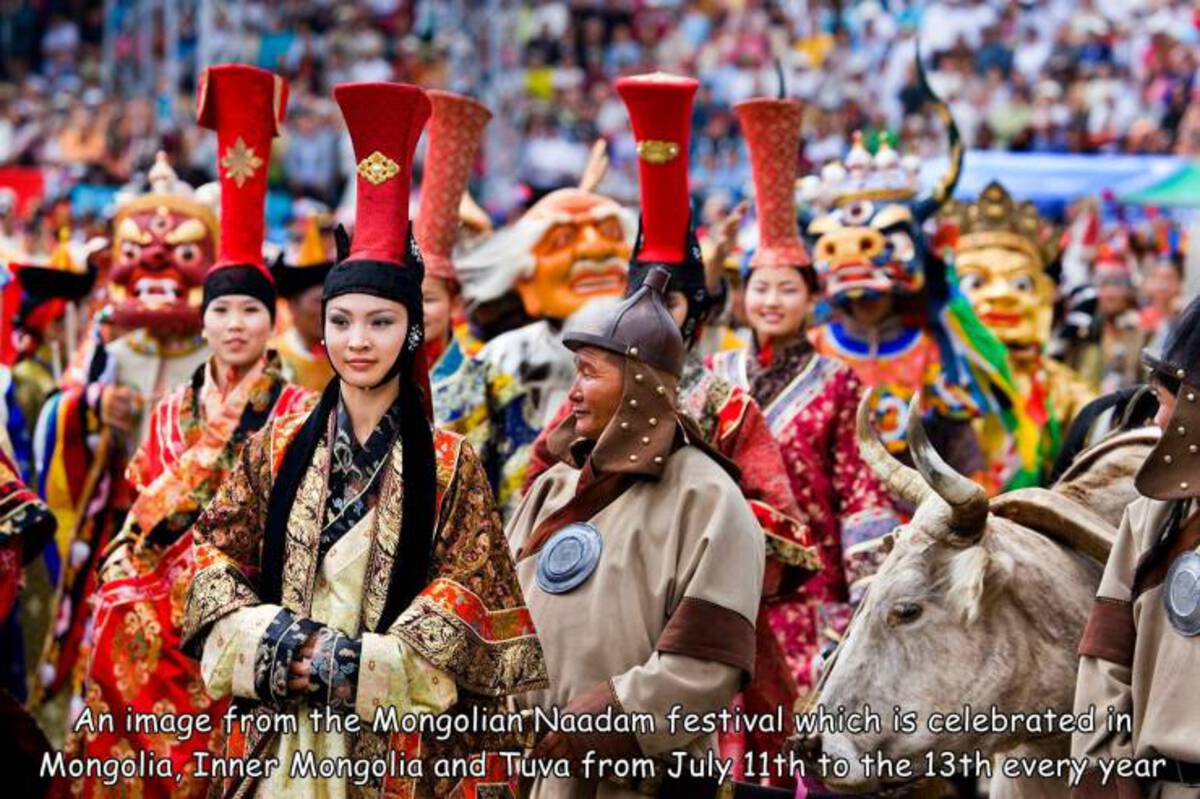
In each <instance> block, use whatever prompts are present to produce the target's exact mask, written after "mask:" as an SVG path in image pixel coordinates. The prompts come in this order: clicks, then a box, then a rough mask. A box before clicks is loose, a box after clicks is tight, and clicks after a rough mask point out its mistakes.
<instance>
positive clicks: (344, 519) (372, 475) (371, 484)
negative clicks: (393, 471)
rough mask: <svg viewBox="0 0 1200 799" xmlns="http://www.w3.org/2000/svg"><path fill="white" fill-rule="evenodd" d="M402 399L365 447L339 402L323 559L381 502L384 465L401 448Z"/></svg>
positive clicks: (323, 530) (390, 411)
mask: <svg viewBox="0 0 1200 799" xmlns="http://www.w3.org/2000/svg"><path fill="white" fill-rule="evenodd" d="M399 432H400V400H399V398H397V399H396V402H394V403H392V405H391V407H390V408H388V410H387V412H386V413H385V414H384V415H383V418H381V419H380V420H379V424H377V425H376V426H375V429H374V430H372V431H371V435H370V436H368V437H367V440H366V442H364V443H363V444H359V443H358V439H357V438H356V437H355V435H354V425H353V423H352V422H351V421H350V414H349V413H348V412H347V411H346V406H345V405H344V404H343V403H342V402H341V401H339V402H338V410H337V424H336V427H335V428H334V433H333V449H332V451H331V453H330V464H329V489H328V490H329V494H328V499H327V500H326V502H327V504H326V508H325V526H324V528H323V529H322V530H321V548H320V556H321V557H324V556H325V553H326V552H328V551H329V548H330V547H331V546H333V545H334V544H336V543H337V542H338V540H339V539H341V537H342V536H343V535H345V534H346V533H347V532H349V531H350V529H351V528H352V527H354V525H356V524H358V523H359V521H361V520H362V518H363V516H366V515H367V511H368V510H370V509H371V508H372V507H374V506H375V503H376V502H377V501H378V499H379V486H380V484H381V483H382V479H381V478H382V475H383V465H384V461H385V460H386V459H387V457H388V455H390V454H391V452H392V446H393V444H395V445H399V441H398V438H397V437H398V435H399Z"/></svg>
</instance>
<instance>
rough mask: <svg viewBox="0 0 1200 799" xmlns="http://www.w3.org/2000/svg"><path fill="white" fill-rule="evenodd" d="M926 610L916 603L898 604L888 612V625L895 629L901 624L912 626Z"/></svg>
mask: <svg viewBox="0 0 1200 799" xmlns="http://www.w3.org/2000/svg"><path fill="white" fill-rule="evenodd" d="M924 610H925V609H924V608H922V607H921V606H920V605H918V604H917V603H916V602H897V603H896V604H894V605H892V607H891V609H890V610H889V611H888V616H887V621H888V624H890V625H891V626H893V627H898V626H900V625H901V624H912V623H913V622H914V621H916V620H917V619H919V618H921V613H922V612H923V611H924Z"/></svg>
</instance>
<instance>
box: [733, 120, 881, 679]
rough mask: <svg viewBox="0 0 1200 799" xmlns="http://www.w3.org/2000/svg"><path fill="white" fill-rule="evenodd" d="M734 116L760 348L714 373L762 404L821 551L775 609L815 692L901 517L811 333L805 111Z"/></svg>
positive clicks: (740, 353) (848, 387)
mask: <svg viewBox="0 0 1200 799" xmlns="http://www.w3.org/2000/svg"><path fill="white" fill-rule="evenodd" d="M734 110H735V112H736V113H737V115H738V119H739V121H740V123H741V126H742V130H743V132H744V135H745V137H746V141H747V143H748V144H749V147H750V157H751V167H752V169H753V172H754V185H755V198H756V203H757V207H758V226H759V245H758V248H757V250H756V251H755V253H754V256H753V258H752V259H751V262H750V272H749V276H748V278H747V279H746V281H745V285H746V311H747V316H748V317H749V319H750V324H751V327H752V329H753V331H754V340H753V342H752V346H751V347H750V348H747V349H743V350H734V351H729V352H722V353H718V354H717V355H716V356H714V362H713V371H715V372H716V373H717V374H718V375H720V376H722V377H724V378H725V379H727V380H729V381H730V382H732V383H733V384H734V385H738V386H741V387H742V388H744V389H746V390H748V391H749V392H750V394H751V396H753V397H754V399H755V400H756V401H757V402H758V404H759V405H760V406H761V408H762V411H763V415H764V416H765V417H766V420H767V425H768V427H770V429H771V431H772V432H773V433H774V434H775V437H776V439H778V441H779V445H780V448H781V449H782V450H783V460H784V463H785V464H786V465H787V467H788V471H789V476H790V478H791V484H792V492H793V493H794V494H795V497H796V501H797V503H798V504H799V506H800V510H801V512H802V513H803V514H804V516H805V518H806V520H807V521H808V524H809V526H810V533H811V539H810V540H811V542H812V543H813V544H814V545H815V546H816V547H817V551H818V552H819V554H820V558H821V564H822V569H821V571H820V572H819V573H818V574H817V575H816V576H815V577H813V578H812V579H811V580H809V581H808V582H807V583H805V584H804V586H802V587H801V588H800V590H799V591H798V592H796V593H794V594H791V595H788V596H783V597H779V598H777V599H775V600H774V601H772V602H771V603H770V605H769V608H768V617H769V619H770V623H771V627H772V629H773V630H774V631H775V633H776V636H777V637H778V639H779V641H780V643H781V645H782V646H783V648H784V650H785V651H786V653H787V658H788V662H789V664H790V666H791V667H792V670H793V672H794V674H795V676H796V679H797V681H798V682H799V683H800V685H801V686H802V687H807V686H810V685H811V684H812V682H813V674H812V667H813V665H814V656H815V655H817V654H818V653H819V652H820V650H821V649H822V648H823V646H824V645H825V644H827V643H829V642H831V640H836V638H837V636H838V635H840V633H841V631H842V630H844V629H845V626H846V624H848V623H849V618H850V609H851V606H852V603H853V602H855V601H857V599H858V598H859V597H860V596H861V595H862V591H863V589H864V588H865V586H866V583H867V581H868V580H869V578H870V576H871V575H872V574H873V573H874V571H875V569H876V567H877V566H878V563H879V562H880V560H881V557H880V554H879V550H878V544H879V540H878V539H879V538H880V537H881V536H882V535H884V534H885V533H887V532H889V531H890V530H891V529H892V528H893V527H895V526H896V525H897V524H898V523H899V521H900V520H899V518H898V517H897V515H896V513H895V511H894V509H893V507H892V504H891V501H890V499H889V497H888V495H887V491H886V489H885V488H884V487H883V486H882V485H881V484H880V483H879V482H878V481H877V480H876V479H875V477H874V476H873V474H872V472H871V470H870V469H868V468H867V467H866V466H865V464H863V462H862V460H861V459H860V458H859V454H858V446H857V444H856V441H855V412H856V409H857V406H858V401H859V398H860V396H861V394H862V384H861V383H860V382H859V380H858V378H857V377H856V376H855V375H854V372H853V371H852V370H851V369H850V368H849V367H847V366H845V365H844V364H842V363H840V362H838V361H835V360H833V359H831V358H826V357H824V356H822V355H818V354H817V353H816V352H814V350H813V347H812V344H811V343H810V342H809V339H808V336H807V335H806V330H805V321H806V318H807V316H808V311H809V307H810V302H811V299H812V297H813V296H814V295H815V293H816V275H815V273H814V272H813V269H812V267H811V266H810V262H809V258H808V253H807V252H806V251H805V248H804V244H803V242H801V240H800V237H799V231H798V230H797V225H796V207H795V200H794V199H793V193H792V192H793V188H792V187H793V186H794V185H795V179H796V163H797V158H796V154H797V153H798V152H799V149H800V120H801V116H802V107H801V105H800V103H798V102H796V101H794V100H765V99H756V100H748V101H746V102H743V103H739V104H738V105H736V106H734Z"/></svg>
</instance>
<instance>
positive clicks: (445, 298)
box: [421, 275, 458, 341]
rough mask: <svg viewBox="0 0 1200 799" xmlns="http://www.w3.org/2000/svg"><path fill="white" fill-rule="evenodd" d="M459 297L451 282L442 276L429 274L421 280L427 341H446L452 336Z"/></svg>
mask: <svg viewBox="0 0 1200 799" xmlns="http://www.w3.org/2000/svg"><path fill="white" fill-rule="evenodd" d="M457 299H458V297H457V296H456V295H455V294H454V292H452V291H451V290H450V286H449V284H448V283H447V282H446V281H445V280H443V279H441V278H440V277H431V276H428V275H427V276H426V277H425V279H424V280H423V281H422V282H421V305H422V309H423V315H424V317H425V340H426V341H445V340H446V339H447V338H448V337H449V336H450V325H451V322H452V320H453V317H454V311H455V304H456V301H457Z"/></svg>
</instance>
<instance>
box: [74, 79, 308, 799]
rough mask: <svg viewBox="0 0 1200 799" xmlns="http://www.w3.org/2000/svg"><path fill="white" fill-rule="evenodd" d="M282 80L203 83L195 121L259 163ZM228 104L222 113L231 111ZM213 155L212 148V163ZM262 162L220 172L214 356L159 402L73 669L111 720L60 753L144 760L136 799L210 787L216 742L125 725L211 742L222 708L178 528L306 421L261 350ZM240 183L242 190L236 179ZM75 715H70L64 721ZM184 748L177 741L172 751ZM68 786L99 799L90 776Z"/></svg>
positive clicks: (210, 310)
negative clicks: (169, 719)
mask: <svg viewBox="0 0 1200 799" xmlns="http://www.w3.org/2000/svg"><path fill="white" fill-rule="evenodd" d="M285 91H286V88H285V84H284V83H283V80H282V79H281V78H279V77H277V76H275V75H273V74H272V73H270V72H266V71H264V70H260V69H255V68H252V67H244V66H229V67H219V68H216V69H214V70H213V71H212V72H210V73H209V77H208V86H207V92H206V94H205V95H204V97H203V99H202V105H201V108H200V122H201V124H202V125H204V126H205V127H210V128H215V129H216V130H217V133H218V137H219V138H220V139H221V140H222V143H223V144H224V143H225V140H227V139H236V140H237V141H240V142H243V144H245V145H247V146H248V149H250V150H254V151H256V152H259V153H263V155H264V160H265V158H266V155H267V154H268V153H269V152H270V144H271V139H272V138H273V137H274V135H275V134H276V132H277V125H278V123H279V120H280V119H281V117H282V114H283V106H284V101H285V99H286V98H285ZM235 103H236V104H237V105H238V106H240V108H239V109H238V113H233V112H232V106H233V104H235ZM224 150H225V148H224V147H222V151H223V152H224ZM266 172H267V169H266V164H265V163H260V164H259V165H258V166H256V167H254V168H253V169H252V170H250V171H249V173H239V172H238V171H236V170H229V169H222V170H221V178H222V184H223V185H222V186H221V202H222V208H221V238H220V257H219V259H218V260H217V262H216V264H215V265H214V266H213V267H212V269H210V270H209V272H208V275H207V277H206V278H205V281H204V295H203V302H202V315H203V320H204V327H203V332H204V338H205V340H206V341H207V343H208V347H209V349H210V351H211V352H212V356H211V357H210V358H209V359H208V362H207V363H205V364H203V365H201V366H200V367H199V368H197V369H196V371H195V373H194V374H193V376H192V379H191V380H190V381H189V382H188V384H187V385H185V386H182V387H180V388H177V389H176V390H174V391H172V392H171V393H170V394H168V395H167V396H166V397H164V398H163V399H162V400H161V401H160V402H159V403H158V404H157V405H156V406H155V408H154V410H153V414H152V415H151V417H150V426H149V431H148V436H147V438H146V440H145V441H143V442H142V445H141V447H140V448H139V449H138V451H137V453H136V454H135V455H134V457H133V459H132V461H131V462H130V466H129V470H128V473H127V476H128V478H129V481H130V483H131V485H132V488H133V490H134V492H135V493H136V495H137V499H136V500H135V501H134V503H133V505H132V507H131V509H130V512H129V515H128V516H127V517H126V519H125V523H124V526H123V527H122V530H121V532H120V534H119V535H118V536H117V537H116V539H115V540H114V543H113V547H112V548H111V550H110V552H111V554H110V555H109V556H108V558H107V559H106V560H105V562H104V564H103V566H102V568H101V587H100V590H99V591H98V593H97V595H96V599H95V607H94V611H93V616H92V623H91V625H90V628H91V634H90V643H89V644H88V645H87V651H88V652H90V656H85V657H84V658H81V659H80V662H81V671H83V672H84V673H83V674H82V675H81V678H82V679H81V683H82V685H81V689H82V690H81V693H82V696H83V697H84V700H85V701H86V705H87V707H88V709H89V710H90V712H91V714H92V715H93V716H94V717H98V716H99V715H100V714H104V713H109V714H112V716H113V718H114V720H115V722H114V730H113V731H111V732H108V731H104V730H101V729H99V728H98V727H96V726H92V725H86V726H81V727H80V730H79V734H77V735H74V736H72V741H71V745H69V746H68V751H70V752H72V753H73V754H76V755H82V756H86V757H90V758H121V757H127V756H130V755H131V754H132V753H136V752H153V753H154V754H155V755H157V756H159V757H161V758H164V759H169V760H170V761H171V762H172V766H173V768H172V772H173V773H177V774H181V775H182V776H183V779H182V781H181V782H179V783H176V782H175V779H174V777H173V776H172V775H156V774H155V773H153V772H152V771H151V770H149V769H143V770H142V772H143V773H141V774H140V775H139V776H137V777H134V778H132V780H130V781H128V784H127V785H126V790H128V791H129V792H130V793H131V794H136V795H139V796H146V797H150V796H162V797H166V796H203V795H204V794H205V792H206V790H207V786H208V782H209V780H208V779H206V778H203V777H197V776H195V775H194V771H195V766H196V764H195V762H194V761H193V757H194V755H195V753H196V752H208V751H211V750H212V749H214V748H216V747H217V746H218V745H219V743H218V740H219V737H218V735H217V734H216V733H214V734H211V735H210V734H200V733H197V734H194V735H191V736H186V735H184V736H180V735H178V734H177V733H175V732H173V731H170V732H164V731H157V730H148V731H135V730H133V729H131V725H130V723H129V721H130V718H129V714H130V710H132V711H134V712H137V713H144V714H151V713H153V714H156V715H159V716H162V715H165V714H187V715H189V716H206V717H208V719H209V721H210V722H211V724H212V726H213V728H214V729H215V730H219V728H220V719H221V718H222V716H223V715H224V712H225V709H226V707H227V704H228V703H227V702H225V701H215V700H214V699H213V698H212V697H211V696H210V695H209V694H208V692H206V691H205V690H204V684H203V681H202V680H201V677H200V669H199V667H198V665H197V664H196V662H195V661H194V660H192V659H191V658H189V657H187V656H185V655H184V654H183V652H182V651H181V649H180V623H181V621H182V618H183V610H184V601H185V598H186V596H187V589H188V585H189V584H190V583H191V581H192V577H193V575H194V574H195V572H196V562H195V551H194V548H193V547H192V537H191V535H190V530H191V527H192V525H193V524H194V523H195V521H196V519H197V517H198V516H199V515H200V514H201V512H203V511H204V509H205V507H206V506H207V505H208V504H209V502H210V501H211V500H212V498H213V495H214V494H215V493H216V492H217V489H218V487H219V486H220V485H221V484H222V483H223V482H224V481H225V479H226V478H227V477H228V475H229V472H230V471H231V470H232V469H233V466H234V464H236V463H237V461H238V458H239V456H240V455H241V451H242V448H243V446H244V445H245V443H246V440H247V438H248V437H249V436H251V435H252V434H253V433H255V432H257V431H258V430H259V429H260V428H262V426H263V425H264V424H266V422H267V420H268V419H271V418H274V417H276V416H287V415H289V414H296V413H305V412H307V411H308V410H309V409H311V408H312V406H313V405H314V404H315V403H316V399H317V398H316V395H315V394H314V393H312V392H310V391H307V390H306V389H303V388H301V387H299V386H295V385H291V384H289V383H288V382H287V381H286V380H284V379H283V377H282V376H281V369H280V363H279V359H278V357H277V356H276V354H275V353H274V352H271V351H269V350H268V349H267V342H268V340H269V339H270V336H271V331H272V328H273V327H274V319H275V304H276V291H275V285H274V282H273V281H272V279H271V276H270V273H269V272H268V271H267V269H266V266H265V264H264V263H263V256H262V243H263V227H264V218H263V210H264V201H265V198H266V189H267V183H266ZM239 175H240V178H241V179H240V180H239ZM80 712H82V708H81V707H76V708H75V712H74V713H73V714H72V718H75V717H77V716H78V714H79V713H80ZM181 738H182V740H180V739H181ZM75 787H76V788H78V789H79V791H78V793H79V794H80V795H83V796H92V795H105V790H106V788H105V786H103V785H101V784H100V781H99V780H98V779H95V778H90V779H84V780H81V781H80V782H79V784H78V785H77V786H75Z"/></svg>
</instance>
